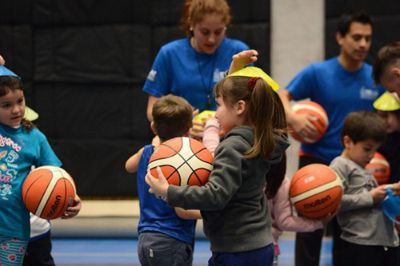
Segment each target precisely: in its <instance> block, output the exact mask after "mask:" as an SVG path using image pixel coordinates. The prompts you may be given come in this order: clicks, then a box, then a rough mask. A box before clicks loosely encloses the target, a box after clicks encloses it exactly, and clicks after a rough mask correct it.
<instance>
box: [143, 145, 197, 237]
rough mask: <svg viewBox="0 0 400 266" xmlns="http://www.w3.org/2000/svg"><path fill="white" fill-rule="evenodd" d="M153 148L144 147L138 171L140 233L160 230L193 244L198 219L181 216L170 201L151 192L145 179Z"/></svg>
mask: <svg viewBox="0 0 400 266" xmlns="http://www.w3.org/2000/svg"><path fill="white" fill-rule="evenodd" d="M153 150H154V149H153V145H146V146H145V147H144V149H143V153H142V157H141V158H140V162H139V168H138V171H137V189H138V196H139V206H140V219H139V225H138V233H139V234H140V233H142V232H146V231H147V232H159V233H163V234H166V235H168V236H170V237H173V238H175V239H178V240H180V241H183V242H185V243H188V244H193V241H194V232H195V225H196V224H195V222H196V221H195V220H184V219H181V218H179V217H178V216H177V215H176V213H175V209H174V208H172V207H171V206H170V205H168V203H166V202H165V201H163V200H161V199H158V198H156V197H155V196H154V195H153V194H151V193H149V188H150V187H149V185H147V183H146V182H145V180H144V179H145V176H146V173H147V167H148V165H149V160H150V157H151V155H152V154H153Z"/></svg>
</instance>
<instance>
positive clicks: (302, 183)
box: [289, 164, 343, 219]
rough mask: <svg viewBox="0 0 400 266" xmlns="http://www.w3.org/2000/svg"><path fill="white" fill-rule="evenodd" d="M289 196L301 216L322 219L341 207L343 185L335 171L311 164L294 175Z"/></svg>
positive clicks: (324, 166)
mask: <svg viewBox="0 0 400 266" xmlns="http://www.w3.org/2000/svg"><path fill="white" fill-rule="evenodd" d="M289 195H290V200H291V202H292V204H293V205H294V207H295V208H296V210H297V212H298V213H299V214H301V215H303V216H305V217H308V218H312V219H321V218H324V217H325V216H326V215H328V214H329V213H333V212H335V211H336V209H337V208H338V207H339V204H340V201H341V199H342V195H343V185H342V181H341V180H340V177H339V176H338V175H337V174H336V172H335V171H334V170H333V169H331V168H329V167H328V166H326V165H323V164H309V165H307V166H304V167H303V168H301V169H299V170H298V171H297V172H296V173H295V174H294V175H293V177H292V181H291V183H290V190H289Z"/></svg>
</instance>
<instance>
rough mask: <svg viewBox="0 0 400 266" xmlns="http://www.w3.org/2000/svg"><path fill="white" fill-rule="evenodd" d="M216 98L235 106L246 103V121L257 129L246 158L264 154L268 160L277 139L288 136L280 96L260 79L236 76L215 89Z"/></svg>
mask: <svg viewBox="0 0 400 266" xmlns="http://www.w3.org/2000/svg"><path fill="white" fill-rule="evenodd" d="M215 96H216V97H222V99H223V101H224V103H225V104H227V105H230V106H233V105H234V104H235V103H237V102H238V101H240V100H243V101H245V102H246V106H247V110H246V111H245V112H246V113H245V116H246V117H245V118H246V121H248V122H249V123H250V124H251V125H252V126H253V127H254V145H253V146H252V147H251V149H250V150H249V151H247V152H246V154H245V155H246V157H247V158H253V157H256V156H258V155H259V154H261V155H262V156H263V157H264V158H268V157H269V155H270V154H271V152H272V151H273V150H274V148H275V137H276V136H277V135H285V136H286V135H287V123H286V116H285V111H284V108H283V104H282V102H281V100H280V98H279V96H278V94H277V93H276V92H275V91H273V90H272V88H271V87H270V86H269V85H268V84H267V83H266V82H265V81H264V80H263V79H261V78H249V77H240V76H233V77H228V78H226V79H223V80H221V81H220V82H218V83H217V85H216V86H215Z"/></svg>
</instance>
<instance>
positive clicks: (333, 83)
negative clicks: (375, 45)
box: [279, 12, 384, 266]
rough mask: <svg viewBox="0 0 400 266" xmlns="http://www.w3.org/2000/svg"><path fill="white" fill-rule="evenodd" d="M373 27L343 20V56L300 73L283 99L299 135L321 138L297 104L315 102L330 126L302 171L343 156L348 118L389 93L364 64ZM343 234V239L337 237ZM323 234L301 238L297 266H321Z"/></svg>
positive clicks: (364, 18) (366, 20) (305, 154)
mask: <svg viewBox="0 0 400 266" xmlns="http://www.w3.org/2000/svg"><path fill="white" fill-rule="evenodd" d="M371 37H372V21H371V19H370V17H369V16H368V15H367V14H365V13H362V12H357V13H353V14H345V15H343V16H342V17H341V18H340V20H339V24H338V28H337V31H336V41H337V43H338V44H339V46H340V53H339V56H337V57H334V58H331V59H328V60H326V61H324V62H320V63H315V64H311V65H309V66H307V67H306V68H304V69H303V70H302V71H300V73H298V74H297V75H296V76H295V77H294V78H293V80H292V81H291V82H290V83H289V85H288V86H287V89H282V90H281V91H280V92H279V94H280V96H281V99H282V102H283V104H284V106H285V110H286V115H287V121H288V124H289V125H290V126H291V127H292V128H293V130H294V131H295V132H297V134H299V135H301V136H310V135H313V134H315V133H316V131H315V127H314V126H313V124H312V117H311V116H310V115H304V114H295V113H294V112H293V111H292V109H291V105H290V101H291V100H295V101H298V100H302V99H306V98H309V99H310V100H312V101H314V102H317V103H319V104H320V105H321V106H322V107H323V108H324V109H325V111H326V112H327V114H328V119H329V126H328V129H327V131H326V133H325V134H324V136H323V137H322V138H321V139H320V140H319V141H317V142H315V143H312V144H306V143H302V144H301V150H300V158H299V168H301V167H303V166H305V165H307V164H311V163H322V164H329V163H330V161H331V160H332V159H333V158H335V157H336V156H339V155H340V153H341V151H342V150H343V147H342V144H341V141H340V135H341V130H342V126H343V121H344V119H345V117H346V116H347V115H348V114H349V113H350V112H353V111H360V110H370V111H373V110H374V109H373V106H372V103H373V102H374V100H375V99H376V98H377V97H378V96H379V95H380V94H381V93H382V92H383V91H384V89H383V88H380V87H376V86H375V85H374V81H373V79H372V68H371V66H370V65H369V64H367V63H366V62H364V60H365V58H366V56H367V54H368V51H369V49H370V46H371ZM332 226H333V231H334V232H333V237H334V245H333V260H334V262H333V264H334V265H336V266H338V265H339V266H340V265H341V264H340V261H339V260H338V259H339V258H340V251H339V250H340V247H339V246H340V244H339V243H340V241H342V240H341V239H340V238H339V233H340V230H337V229H338V228H337V227H336V230H335V221H333V222H332ZM336 232H337V233H336ZM321 241H322V230H317V231H315V232H312V233H297V235H296V254H295V262H296V263H295V265H296V266H301V265H306V266H318V265H319V257H320V248H321Z"/></svg>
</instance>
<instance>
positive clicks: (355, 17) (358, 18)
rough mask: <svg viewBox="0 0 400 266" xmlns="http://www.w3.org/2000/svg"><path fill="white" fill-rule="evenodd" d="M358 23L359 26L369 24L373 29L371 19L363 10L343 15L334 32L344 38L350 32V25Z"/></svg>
mask: <svg viewBox="0 0 400 266" xmlns="http://www.w3.org/2000/svg"><path fill="white" fill-rule="evenodd" d="M353 22H359V23H361V24H369V25H371V27H373V22H372V19H371V17H370V16H369V15H368V14H367V13H366V12H365V11H363V10H361V11H356V12H351V13H350V12H349V13H344V14H343V15H342V16H341V17H340V18H339V22H338V24H337V27H336V32H339V33H340V35H342V36H345V35H346V34H347V33H348V32H349V31H350V26H351V23H353Z"/></svg>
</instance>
